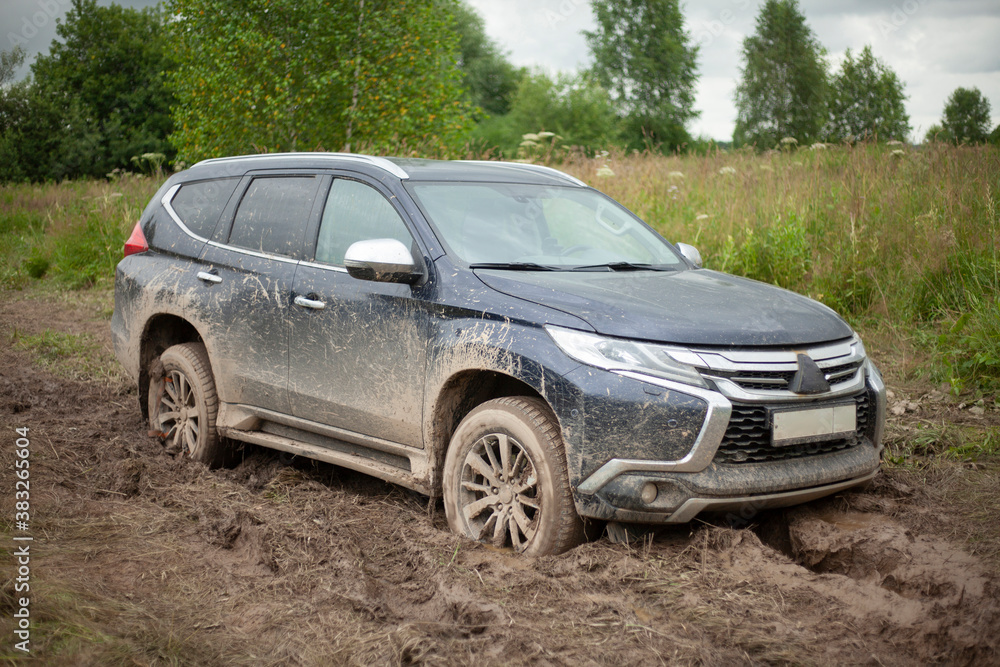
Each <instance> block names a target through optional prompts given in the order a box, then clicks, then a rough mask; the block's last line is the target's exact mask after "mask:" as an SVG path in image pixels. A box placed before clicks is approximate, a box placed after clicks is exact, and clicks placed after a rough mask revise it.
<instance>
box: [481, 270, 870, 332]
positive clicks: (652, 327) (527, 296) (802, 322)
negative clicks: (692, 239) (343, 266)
mask: <svg viewBox="0 0 1000 667" xmlns="http://www.w3.org/2000/svg"><path fill="white" fill-rule="evenodd" d="M476 275H477V276H478V277H479V279H480V280H482V281H483V282H484V283H485V284H486V285H487V286H489V287H491V288H493V289H495V290H497V291H498V292H503V293H504V294H508V295H510V296H514V297H517V298H520V299H524V300H526V301H530V302H532V303H537V304H540V305H543V306H548V307H550V308H556V309H558V310H561V311H563V312H566V313H570V314H572V315H575V316H577V317H580V318H582V319H583V320H585V321H586V322H587V323H588V324H590V326H592V327H593V328H594V330H595V331H597V332H598V333H600V334H604V335H607V336H619V337H622V338H638V339H642V340H649V341H657V342H663V343H675V344H680V345H722V346H735V345H738V346H751V345H753V346H757V345H763V346H767V345H775V346H777V345H781V346H789V345H811V344H814V343H822V342H827V341H831V340H837V339H841V338H846V337H848V336H850V335H852V333H853V331H852V330H851V328H850V326H848V324H847V323H846V322H844V320H843V319H841V318H840V316H838V315H837V314H836V313H835V312H833V311H832V310H830V309H829V308H827V307H826V306H824V305H823V304H821V303H818V302H816V301H813V300H812V299H809V298H807V297H804V296H801V295H799V294H795V293H794V292H789V291H788V290H784V289H781V288H778V287H774V286H773V285H767V284H765V283H760V282H757V281H755V280H748V279H746V278H739V277H736V276H731V275H728V274H724V273H717V272H715V271H708V270H706V269H698V270H685V271H655V272H653V271H638V272H624V271H622V272H614V273H609V272H590V271H586V272H583V271H577V272H566V271H551V272H550V271H538V272H513V271H502V270H493V269H488V270H486V269H477V270H476Z"/></svg>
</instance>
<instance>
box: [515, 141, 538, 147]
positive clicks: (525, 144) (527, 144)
mask: <svg viewBox="0 0 1000 667" xmlns="http://www.w3.org/2000/svg"><path fill="white" fill-rule="evenodd" d="M518 145H519V146H526V147H531V146H537V145H538V142H537V141H534V140H533V139H525V140H524V141H522V142H521V143H520V144H518Z"/></svg>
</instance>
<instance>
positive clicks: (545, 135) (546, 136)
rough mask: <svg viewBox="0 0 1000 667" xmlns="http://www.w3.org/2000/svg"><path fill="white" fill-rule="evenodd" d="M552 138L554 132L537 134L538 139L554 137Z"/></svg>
mask: <svg viewBox="0 0 1000 667" xmlns="http://www.w3.org/2000/svg"><path fill="white" fill-rule="evenodd" d="M554 136H556V133H555V132H539V133H538V138H539V139H548V138H549V137H554Z"/></svg>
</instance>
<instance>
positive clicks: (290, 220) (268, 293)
mask: <svg viewBox="0 0 1000 667" xmlns="http://www.w3.org/2000/svg"><path fill="white" fill-rule="evenodd" d="M328 180H329V179H328V178H326V177H324V176H322V175H319V174H316V173H279V174H275V173H268V172H263V173H251V174H249V175H248V176H246V177H245V179H244V182H243V183H241V185H240V189H238V190H237V195H238V196H237V197H234V202H235V203H234V204H233V205H232V206H230V207H229V209H227V213H228V217H226V216H225V214H224V218H223V220H222V221H221V222H220V224H219V228H218V229H217V230H216V234H215V239H214V240H212V241H210V242H209V243H208V244H207V245H206V247H205V250H204V252H203V254H202V264H203V266H202V267H201V268H202V271H201V273H199V279H200V280H201V281H202V284H203V287H202V290H203V292H204V293H205V295H204V296H202V297H201V298H199V299H198V303H199V309H200V318H199V319H200V320H202V321H203V322H205V323H207V324H208V325H209V328H208V330H207V331H206V332H205V333H204V335H205V338H206V342H207V343H209V345H210V347H209V353H210V356H211V360H212V369H213V371H214V374H215V377H216V384H217V385H218V386H219V393H220V399H221V400H223V401H225V402H227V403H238V404H244V405H251V406H257V407H262V408H266V409H269V410H276V411H279V412H285V413H287V412H288V395H287V391H286V386H285V385H286V382H287V378H288V320H287V315H288V311H289V307H290V305H291V292H292V285H293V280H294V277H295V269H296V266H297V265H298V262H299V260H300V259H302V253H303V244H304V241H305V232H306V229H308V228H314V226H315V225H314V224H312V223H311V219H312V216H313V215H314V211H313V209H314V206H315V204H316V195H317V192H318V190H319V188H320V186H321V184H322V183H324V182H325V181H328ZM316 214H317V215H318V210H317V211H316Z"/></svg>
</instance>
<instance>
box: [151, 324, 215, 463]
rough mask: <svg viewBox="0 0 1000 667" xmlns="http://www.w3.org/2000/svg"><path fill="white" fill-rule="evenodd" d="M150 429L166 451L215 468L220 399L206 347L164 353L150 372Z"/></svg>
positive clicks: (183, 346)
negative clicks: (165, 446) (217, 418)
mask: <svg viewBox="0 0 1000 667" xmlns="http://www.w3.org/2000/svg"><path fill="white" fill-rule="evenodd" d="M149 376H150V384H149V425H150V428H151V429H152V430H151V433H153V434H154V435H158V436H159V437H160V438H161V439H162V440H163V441H164V443H165V444H166V445H167V451H168V452H170V453H172V454H175V455H178V456H183V457H187V458H190V459H193V460H195V461H201V462H202V463H205V464H208V465H216V464H218V463H219V462H220V460H221V454H222V447H221V445H220V443H219V435H218V433H217V431H216V428H215V420H216V417H217V416H218V412H219V398H218V395H217V394H216V392H215V379H214V377H213V376H212V365H211V364H210V363H209V360H208V352H207V351H206V350H205V346H204V345H203V344H201V343H183V344H181V345H174V346H172V347H169V348H167V349H166V350H164V352H163V354H161V355H160V357H159V358H158V359H157V360H156V361H154V362H153V364H152V366H151V367H150V370H149Z"/></svg>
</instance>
